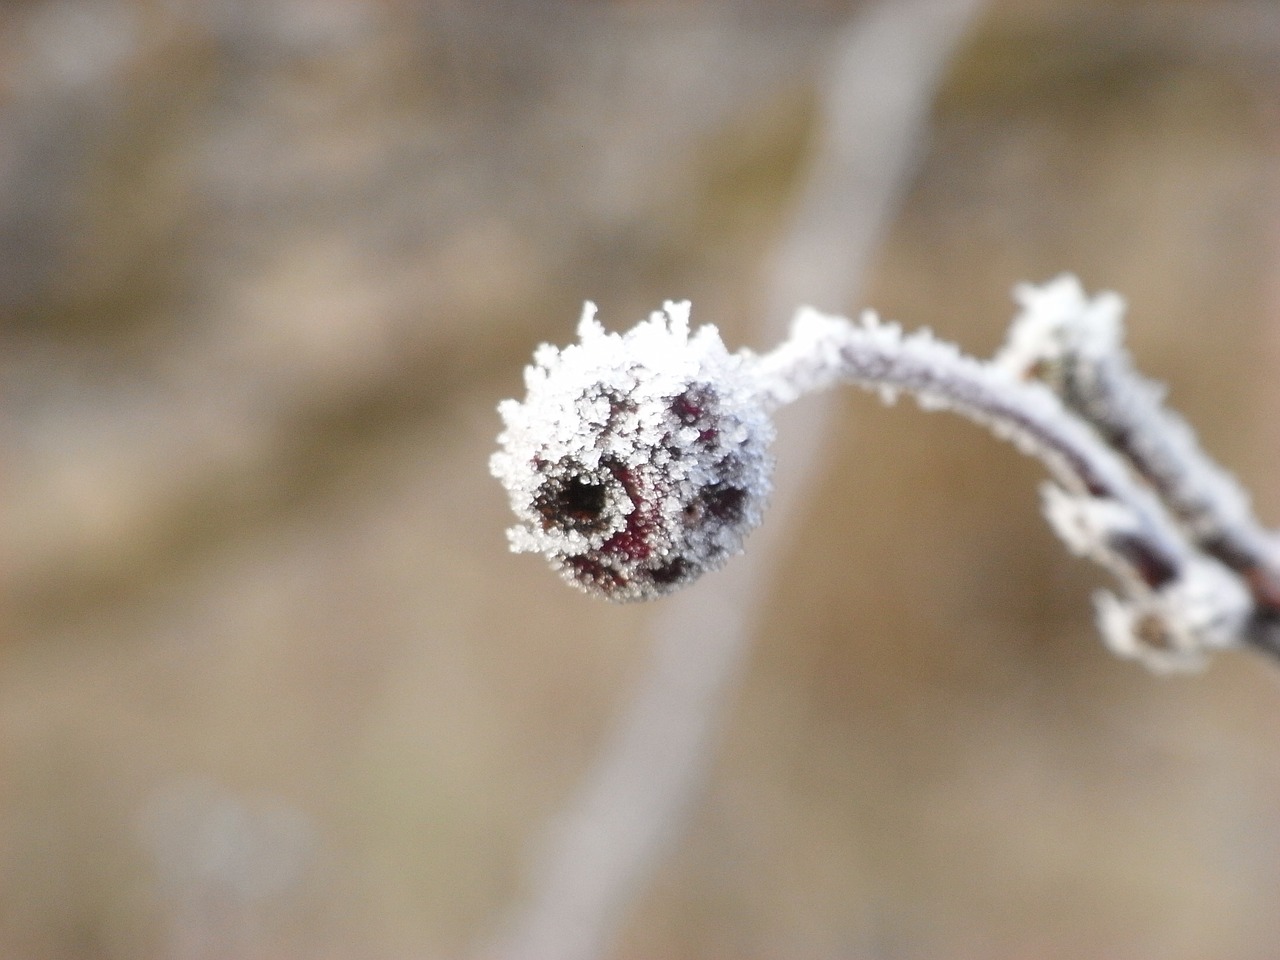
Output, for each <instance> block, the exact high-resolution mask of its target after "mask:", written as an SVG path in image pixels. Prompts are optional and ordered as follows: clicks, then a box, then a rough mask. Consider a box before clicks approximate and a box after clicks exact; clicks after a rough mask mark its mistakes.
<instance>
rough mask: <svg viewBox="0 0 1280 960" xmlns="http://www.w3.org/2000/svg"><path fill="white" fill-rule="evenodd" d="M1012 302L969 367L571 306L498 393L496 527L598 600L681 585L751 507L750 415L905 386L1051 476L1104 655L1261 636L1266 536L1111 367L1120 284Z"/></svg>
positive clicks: (876, 336)
mask: <svg viewBox="0 0 1280 960" xmlns="http://www.w3.org/2000/svg"><path fill="white" fill-rule="evenodd" d="M1017 295H1018V298H1019V300H1020V301H1021V303H1022V307H1023V309H1022V313H1021V314H1020V315H1019V317H1018V319H1017V322H1016V323H1015V325H1014V328H1013V330H1012V331H1011V333H1010V337H1009V341H1008V344H1007V345H1006V347H1005V348H1004V350H1003V351H1001V353H1000V354H999V355H998V356H997V357H996V359H995V360H994V361H990V362H984V361H980V360H977V359H974V358H973V357H969V356H966V355H965V354H963V353H961V352H960V350H959V348H957V347H956V346H955V345H954V344H951V343H948V342H946V341H943V340H939V339H937V338H936V337H934V336H933V334H932V333H931V332H930V331H928V330H920V331H917V332H914V333H910V334H905V333H904V332H903V330H902V328H901V327H900V326H899V325H898V324H896V323H885V322H882V321H881V320H880V319H879V318H878V317H877V316H876V315H875V314H874V313H870V312H867V313H864V314H863V316H862V318H861V319H860V321H859V322H858V323H851V322H850V321H848V320H845V319H843V318H840V317H833V316H827V315H824V314H822V313H819V312H818V311H816V310H813V309H810V308H803V309H801V310H799V311H798V312H797V314H796V317H795V320H794V321H793V324H792V329H791V336H790V337H789V338H788V339H787V340H786V341H785V342H784V343H783V344H781V345H780V346H779V347H778V348H777V349H775V350H773V351H772V352H770V353H768V354H766V355H764V356H756V355H754V354H752V353H750V352H749V351H741V352H738V353H733V354H731V353H729V352H728V351H727V350H726V349H725V347H724V344H723V343H722V342H721V340H720V337H719V334H718V333H717V332H716V330H715V328H714V327H701V328H699V329H698V330H697V331H696V332H693V333H690V329H689V304H688V303H667V304H666V305H665V306H664V309H663V312H661V313H654V314H652V315H651V316H650V318H649V319H648V320H646V321H644V322H642V323H640V324H639V325H637V326H636V327H635V328H633V329H632V330H630V331H628V332H627V333H625V334H614V333H607V332H605V330H604V328H603V327H601V326H600V324H598V323H597V322H596V320H595V308H594V307H593V306H592V305H591V304H587V306H586V308H585V309H584V311H583V315H582V320H581V321H580V323H579V325H578V337H579V342H578V343H576V344H572V345H570V346H568V347H565V348H563V349H557V348H556V347H553V346H549V345H545V344H544V345H543V346H541V347H539V348H538V350H537V352H536V353H535V354H534V361H535V362H534V364H533V366H530V367H528V368H527V369H526V371H525V384H526V386H527V388H528V395H527V397H526V399H525V400H524V401H523V402H516V401H514V400H507V401H504V402H503V403H502V404H501V405H500V406H499V411H500V412H501V414H502V418H503V421H504V423H505V426H506V429H505V430H504V431H503V432H502V434H501V435H500V436H499V438H498V440H499V445H500V449H499V450H498V452H497V453H495V454H494V455H493V457H492V459H491V464H490V466H491V470H492V472H493V474H494V475H495V476H496V477H498V478H499V479H500V480H501V481H502V482H503V484H504V485H505V486H506V488H507V491H508V494H509V496H510V500H511V506H512V509H513V510H514V511H515V513H516V517H517V520H518V524H517V525H516V526H515V527H513V528H512V529H511V530H510V531H509V537H510V541H511V545H512V548H513V549H515V550H517V551H531V552H540V553H542V554H544V555H545V556H546V557H547V558H548V559H549V560H550V561H551V563H552V566H553V567H554V568H555V569H557V570H558V571H559V572H560V573H561V574H562V575H563V576H564V577H565V578H566V579H567V580H569V581H570V582H572V583H574V584H575V585H577V586H579V587H581V588H582V589H584V590H587V591H588V592H591V593H596V594H598V595H602V596H606V597H609V598H611V599H615V600H637V599H645V598H649V597H655V596H660V595H662V594H664V593H668V592H670V591H672V590H674V589H676V588H677V587H679V586H681V585H683V584H685V583H689V582H691V581H692V580H694V579H696V578H697V577H698V576H700V575H701V574H702V573H704V572H706V571H707V570H711V569H714V568H715V567H718V566H720V565H721V564H722V563H724V561H725V560H726V559H727V558H728V557H729V556H730V555H732V554H734V553H737V552H739V551H740V549H741V545H742V539H743V537H744V536H745V535H746V533H747V532H749V531H750V530H751V529H752V528H754V527H755V526H756V525H757V524H758V523H759V521H760V515H761V509H762V506H763V503H764V500H765V499H766V497H767V495H768V491H769V472H770V469H771V466H772V464H771V461H770V457H769V454H768V448H769V445H770V443H771V442H772V439H773V427H772V424H771V422H770V420H769V415H770V413H771V412H772V411H773V410H774V409H776V408H777V407H780V406H782V405H784V404H787V403H790V402H792V401H793V400H796V399H798V398H799V397H801V396H803V395H804V394H806V393H809V392H812V391H816V390H823V389H827V388H829V387H831V386H834V385H835V384H837V383H852V384H855V385H857V386H861V387H864V388H866V389H868V390H871V391H873V392H876V393H878V394H879V395H880V396H881V398H882V399H884V400H885V401H886V402H890V403H891V402H893V400H894V399H895V398H896V396H897V395H898V394H899V393H900V392H902V391H906V392H909V393H911V394H912V395H913V396H914V397H915V398H916V400H917V402H918V403H919V404H920V406H922V407H923V408H925V409H928V410H948V411H951V412H954V413H959V414H961V415H963V416H965V417H967V418H969V419H971V420H974V421H975V422H977V423H979V424H981V425H983V426H985V427H987V428H988V429H990V430H991V431H992V432H993V433H995V434H996V435H997V436H999V437H1001V438H1003V439H1006V440H1009V441H1011V442H1012V443H1013V444H1014V445H1015V446H1017V447H1018V448H1019V449H1020V450H1021V451H1022V452H1024V453H1027V454H1031V455H1033V456H1036V457H1038V458H1039V459H1040V460H1041V461H1042V462H1044V463H1045V465H1046V466H1047V467H1048V468H1049V470H1050V473H1051V475H1052V476H1053V478H1054V479H1055V480H1056V481H1057V484H1058V485H1053V484H1051V485H1049V486H1048V487H1047V488H1046V490H1045V493H1044V503H1045V514H1046V516H1047V518H1048V520H1049V522H1050V524H1051V525H1052V526H1053V528H1054V529H1055V531H1056V532H1057V533H1058V535H1059V536H1060V537H1061V538H1062V540H1063V541H1064V542H1065V543H1066V545H1067V546H1068V547H1069V548H1070V549H1071V550H1072V551H1074V552H1075V553H1077V554H1080V555H1083V556H1086V557H1089V558H1090V559H1092V560H1094V561H1096V562H1098V563H1099V564H1101V565H1103V566H1104V567H1106V568H1107V569H1109V570H1110V571H1111V572H1112V573H1113V574H1115V576H1116V577H1117V578H1118V580H1119V581H1120V584H1121V586H1122V587H1123V592H1124V594H1125V597H1124V598H1123V599H1118V598H1116V597H1111V596H1107V597H1104V598H1102V599H1100V600H1099V601H1098V611H1099V619H1100V624H1101V626H1102V630H1103V632H1104V635H1105V636H1106V638H1107V642H1108V644H1109V645H1110V646H1111V647H1112V648H1113V649H1114V650H1115V651H1116V652H1117V653H1120V654H1121V655H1123V656H1128V657H1136V658H1138V659H1141V660H1142V661H1143V662H1145V663H1147V664H1148V665H1149V666H1151V667H1152V668H1153V669H1157V670H1169V669H1181V668H1185V667H1188V666H1194V665H1196V664H1198V663H1199V662H1200V660H1201V659H1203V656H1204V654H1205V653H1206V652H1207V651H1210V650H1216V649H1221V648H1223V647H1227V646H1235V645H1239V644H1242V643H1244V642H1246V641H1248V642H1258V643H1259V645H1262V646H1267V647H1274V646H1276V644H1275V643H1274V641H1273V640H1270V639H1263V640H1261V641H1259V640H1258V639H1257V637H1256V636H1255V634H1252V633H1250V630H1251V629H1252V624H1254V623H1255V620H1256V621H1258V622H1261V620H1263V619H1265V617H1263V618H1256V617H1255V616H1254V614H1256V613H1258V612H1259V611H1261V612H1262V613H1263V614H1266V615H1271V613H1272V611H1273V610H1274V606H1275V604H1274V601H1273V600H1272V599H1271V597H1272V596H1273V594H1268V593H1267V590H1268V589H1269V587H1268V583H1269V581H1268V580H1267V579H1266V578H1267V575H1268V574H1269V573H1270V571H1271V570H1274V565H1273V563H1274V558H1275V554H1274V541H1271V540H1265V536H1266V535H1265V534H1264V533H1263V532H1262V531H1261V528H1260V527H1258V526H1257V524H1256V522H1254V521H1253V520H1252V518H1251V517H1250V515H1249V510H1248V502H1247V500H1246V499H1245V497H1244V495H1243V493H1242V492H1241V491H1240V490H1239V488H1238V487H1236V486H1235V483H1234V481H1233V480H1232V479H1231V478H1230V477H1229V476H1228V475H1226V474H1225V473H1224V472H1223V471H1222V470H1221V469H1220V468H1218V467H1217V466H1216V465H1215V464H1213V463H1212V462H1211V461H1209V460H1208V459H1207V458H1206V457H1205V456H1204V455H1203V453H1201V452H1200V450H1199V448H1198V446H1197V445H1196V443H1195V438H1194V436H1193V435H1192V433H1191V431H1190V429H1189V428H1188V427H1187V426H1186V424H1185V423H1183V422H1182V420H1181V419H1179V418H1178V417H1176V416H1175V415H1173V414H1172V413H1169V412H1168V411H1166V410H1165V409H1164V408H1163V406H1162V405H1161V394H1160V391H1159V389H1158V388H1157V387H1156V386H1154V385H1153V384H1151V383H1149V382H1148V381H1146V380H1144V379H1143V378H1141V377H1140V376H1139V375H1138V374H1137V373H1136V372H1135V371H1134V370H1133V369H1132V367H1131V365H1130V363H1129V360H1128V357H1127V354H1125V353H1124V351H1123V349H1122V347H1121V345H1120V344H1121V332H1122V330H1121V314H1122V311H1123V303H1122V301H1121V300H1120V298H1119V297H1117V296H1115V295H1113V294H1103V295H1100V296H1098V297H1095V298H1093V299H1092V300H1090V299H1089V298H1088V297H1086V296H1085V294H1084V291H1083V290H1082V289H1081V288H1080V285H1079V283H1078V282H1077V281H1076V280H1075V279H1074V278H1073V277H1061V278H1059V279H1057V280H1054V281H1052V282H1051V283H1049V284H1046V285H1045V286H1043V287H1033V286H1023V287H1020V288H1019V289H1018V291H1017ZM1176 521H1181V525H1180V524H1179V523H1178V522H1176ZM1264 540H1265V543H1263V541H1264ZM1260 543H1262V544H1263V545H1264V546H1265V547H1266V548H1267V549H1268V550H1271V551H1272V552H1271V553H1270V554H1267V553H1266V550H1262V549H1260V548H1259V544H1260ZM1258 557H1262V559H1261V560H1257V559H1256V558H1258ZM1268 557H1269V558H1270V559H1268ZM1240 558H1244V559H1243V560H1242V559H1240ZM1228 565H1229V566H1228ZM1255 580H1256V581H1257V582H1258V583H1260V584H1261V586H1260V587H1255V585H1254V584H1255ZM1268 604H1270V606H1268Z"/></svg>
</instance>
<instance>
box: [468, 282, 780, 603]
mask: <svg viewBox="0 0 1280 960" xmlns="http://www.w3.org/2000/svg"><path fill="white" fill-rule="evenodd" d="M578 338H579V342H578V343H576V344H571V345H570V346H567V347H565V348H563V349H557V348H556V347H553V346H550V345H547V344H543V345H542V346H541V347H539V348H538V350H537V352H536V353H535V354H534V365H533V366H530V367H527V368H526V369H525V386H526V387H527V390H528V393H527V396H526V398H525V400H524V402H523V403H521V402H517V401H515V400H506V401H504V402H503V403H502V404H500V405H499V407H498V410H499V413H501V415H502V419H503V421H504V423H505V425H506V429H505V430H504V431H503V432H502V434H501V435H500V436H499V437H498V443H499V447H500V449H499V450H498V452H497V453H495V454H494V455H493V457H492V458H491V460H490V470H491V472H492V473H493V475H494V476H495V477H497V478H498V479H499V480H501V481H502V483H503V485H504V486H505V487H506V488H507V493H508V495H509V497H510V500H511V507H512V510H513V511H514V512H515V514H516V517H517V519H518V520H519V521H520V523H519V524H518V525H517V526H515V527H512V528H511V530H510V531H508V537H509V539H510V542H511V547H512V549H513V550H516V551H518V552H538V553H542V554H544V555H545V556H546V557H547V558H548V559H549V560H550V561H551V564H552V566H553V567H555V568H556V569H557V570H558V571H559V572H560V573H561V575H562V576H564V578H565V579H566V580H568V581H569V582H570V583H573V584H575V585H576V586H578V587H581V588H582V589H584V590H586V591H588V592H591V593H597V594H601V595H604V596H607V597H609V598H610V599H614V600H638V599H645V598H649V597H655V596H660V595H662V594H664V593H669V592H671V591H672V590H674V589H676V588H677V587H679V586H681V585H683V584H685V583H688V582H690V581H692V580H694V579H696V578H697V577H698V576H700V575H701V574H702V573H705V572H706V571H708V570H711V569H714V568H715V567H718V566H720V565H721V564H723V563H724V561H725V560H726V559H727V558H728V557H729V556H731V555H732V554H734V553H737V552H739V551H740V550H741V545H742V539H743V537H744V536H745V535H746V533H747V532H748V531H750V530H751V529H753V528H754V527H755V526H756V525H758V524H759V522H760V517H761V508H762V506H763V503H764V501H765V499H766V497H767V495H768V491H769V472H770V469H771V466H772V464H771V461H770V458H769V455H768V447H769V444H770V443H771V442H772V440H773V435H774V434H773V426H772V423H771V422H770V421H769V418H768V416H767V414H766V411H765V409H764V404H763V401H762V393H761V390H760V386H759V383H758V380H757V378H756V375H755V373H754V364H753V358H752V357H751V355H750V354H749V353H746V352H745V351H744V352H743V353H738V354H730V353H729V352H728V351H727V350H725V347H724V344H723V343H722V342H721V340H720V335H719V333H718V332H717V331H716V328H715V327H711V326H704V327H700V328H699V329H698V330H697V331H696V332H694V333H693V334H692V335H691V334H690V332H689V304H688V302H683V303H670V302H668V303H666V304H665V305H664V307H663V311H662V312H660V313H654V314H652V315H651V316H650V317H649V319H648V320H646V321H643V322H641V323H639V324H637V325H636V326H635V327H633V328H632V329H631V330H629V331H627V332H626V333H625V334H621V335H620V334H616V333H607V332H605V330H604V328H603V327H602V326H601V325H600V324H599V323H598V322H597V321H596V319H595V306H594V305H593V304H590V303H588V304H587V305H586V306H585V307H584V309H583V313H582V319H581V321H580V322H579V324H578Z"/></svg>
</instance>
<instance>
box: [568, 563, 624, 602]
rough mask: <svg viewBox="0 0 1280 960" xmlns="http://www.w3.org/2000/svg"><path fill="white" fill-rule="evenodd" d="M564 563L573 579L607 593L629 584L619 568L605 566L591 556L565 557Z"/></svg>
mask: <svg viewBox="0 0 1280 960" xmlns="http://www.w3.org/2000/svg"><path fill="white" fill-rule="evenodd" d="M564 565H565V567H566V568H567V569H568V570H569V572H570V574H571V575H572V576H573V579H575V580H577V581H578V582H579V583H581V584H584V585H586V586H589V587H595V588H596V589H598V590H603V591H605V592H606V593H608V592H611V591H614V590H619V589H621V588H622V587H625V586H626V585H627V580H626V578H625V577H623V576H622V575H621V574H619V573H618V571H617V570H614V569H613V568H611V567H607V566H605V565H604V564H603V563H601V562H600V561H599V560H593V559H592V558H591V557H583V556H577V557H565V559H564Z"/></svg>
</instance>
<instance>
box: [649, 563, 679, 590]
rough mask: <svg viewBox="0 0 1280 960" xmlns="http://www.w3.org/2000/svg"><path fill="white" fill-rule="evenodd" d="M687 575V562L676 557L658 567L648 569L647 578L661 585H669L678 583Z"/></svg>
mask: <svg viewBox="0 0 1280 960" xmlns="http://www.w3.org/2000/svg"><path fill="white" fill-rule="evenodd" d="M688 577H689V562H688V561H687V560H683V559H681V558H680V557H677V558H676V559H674V560H671V561H669V562H668V563H664V564H662V565H661V566H659V567H654V568H653V569H652V570H650V571H649V579H650V580H652V581H653V582H654V583H656V584H658V586H661V587H667V586H670V585H671V584H673V583H679V582H680V581H682V580H687V579H688Z"/></svg>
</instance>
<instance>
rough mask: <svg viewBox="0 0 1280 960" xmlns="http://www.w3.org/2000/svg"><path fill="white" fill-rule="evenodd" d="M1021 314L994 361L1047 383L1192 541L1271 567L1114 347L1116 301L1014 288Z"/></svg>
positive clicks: (1067, 289)
mask: <svg viewBox="0 0 1280 960" xmlns="http://www.w3.org/2000/svg"><path fill="white" fill-rule="evenodd" d="M1014 295H1015V297H1016V299H1017V300H1018V302H1019V303H1020V304H1021V306H1022V311H1021V313H1020V314H1019V315H1018V317H1017V319H1016V320H1015V321H1014V324H1013V327H1012V329H1011V330H1010V333H1009V337H1008V340H1007V342H1006V344H1005V346H1004V348H1003V349H1002V350H1001V351H1000V353H999V354H998V355H997V356H996V358H995V362H996V363H997V364H998V365H1000V366H1002V367H1004V368H1005V369H1007V370H1009V371H1010V372H1012V373H1015V374H1017V375H1020V376H1026V377H1035V378H1038V379H1042V380H1044V381H1045V382H1046V383H1048V384H1049V385H1050V386H1052V387H1053V388H1054V389H1055V390H1056V391H1057V392H1058V393H1059V394H1060V395H1061V396H1062V398H1063V402H1064V403H1066V404H1067V406H1068V407H1070V408H1072V409H1073V410H1075V411H1076V412H1077V413H1079V414H1080V415H1081V416H1082V417H1084V418H1085V419H1086V420H1088V421H1089V422H1090V423H1092V424H1093V425H1094V426H1095V427H1096V428H1097V429H1098V431H1099V432H1100V433H1102V435H1103V436H1104V438H1105V439H1107V440H1108V441H1109V442H1114V444H1115V445H1116V446H1117V447H1118V448H1120V449H1122V450H1123V452H1124V454H1125V456H1126V457H1128V458H1129V459H1130V460H1131V461H1132V463H1133V465H1134V468H1135V469H1136V470H1137V471H1138V472H1139V473H1141V474H1142V475H1143V476H1145V477H1147V478H1148V479H1149V480H1150V481H1151V482H1152V484H1154V485H1155V487H1156V488H1157V489H1158V491H1159V493H1160V495H1161V497H1162V498H1163V499H1164V501H1165V503H1166V504H1167V505H1168V506H1169V509H1170V510H1171V511H1172V512H1173V514H1174V516H1175V517H1176V518H1177V519H1178V520H1179V521H1180V522H1181V523H1183V524H1184V525H1186V527H1187V528H1188V531H1189V532H1190V534H1191V536H1192V538H1193V539H1194V540H1196V541H1197V542H1199V543H1201V544H1204V543H1209V542H1217V543H1226V544H1228V545H1229V546H1230V549H1231V550H1232V551H1233V552H1234V553H1236V554H1239V555H1256V556H1258V557H1260V558H1267V560H1268V562H1269V563H1270V564H1277V563H1280V551H1278V550H1277V549H1276V545H1275V541H1274V540H1273V539H1271V538H1269V537H1268V536H1267V534H1266V533H1265V532H1264V531H1262V530H1261V529H1260V528H1259V527H1258V526H1257V524H1256V522H1255V521H1254V520H1253V516H1252V510H1251V507H1250V504H1249V497H1248V495H1247V494H1246V493H1245V492H1244V490H1243V489H1242V488H1241V487H1240V485H1239V484H1238V483H1237V482H1236V481H1235V479H1234V478H1233V477H1232V476H1231V475H1230V474H1228V473H1227V472H1226V471H1224V470H1223V469H1222V468H1221V467H1219V466H1218V465H1217V464H1215V463H1214V462H1213V461H1212V460H1210V459H1209V458H1208V457H1207V456H1206V455H1205V453H1204V451H1203V450H1202V449H1201V448H1200V445H1199V442H1198V441H1197V439H1196V436H1195V432H1194V431H1193V430H1192V429H1191V427H1190V426H1188V424H1187V423H1186V421H1185V420H1183V419H1182V418H1181V417H1179V416H1178V415H1177V414H1175V413H1173V412H1172V411H1171V410H1169V409H1168V408H1167V407H1166V406H1165V405H1164V396H1165V389H1164V387H1163V386H1161V385H1160V384H1157V383H1154V382H1152V381H1150V380H1148V379H1147V378H1145V377H1143V376H1142V375H1141V374H1139V373H1138V372H1137V371H1136V370H1135V369H1134V368H1133V363H1132V361H1131V359H1130V357H1129V354H1128V352H1127V351H1126V350H1125V349H1124V346H1123V339H1124V337H1123V315H1124V301H1123V300H1122V299H1121V298H1120V297H1119V296H1118V295H1116V294H1114V293H1106V292H1104V293H1100V294H1098V295H1097V296H1096V297H1093V298H1092V299H1090V298H1089V297H1088V295H1087V294H1086V293H1085V291H1084V289H1083V288H1082V287H1081V285H1080V282H1079V281H1078V280H1077V279H1076V278H1075V277H1073V276H1070V275H1064V276H1061V277H1059V278H1057V279H1056V280H1052V281H1050V282H1049V283H1046V284H1045V285H1043V286H1040V287H1037V286H1033V285H1030V284H1023V285H1021V286H1019V287H1018V288H1017V289H1016V290H1015V293H1014Z"/></svg>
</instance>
